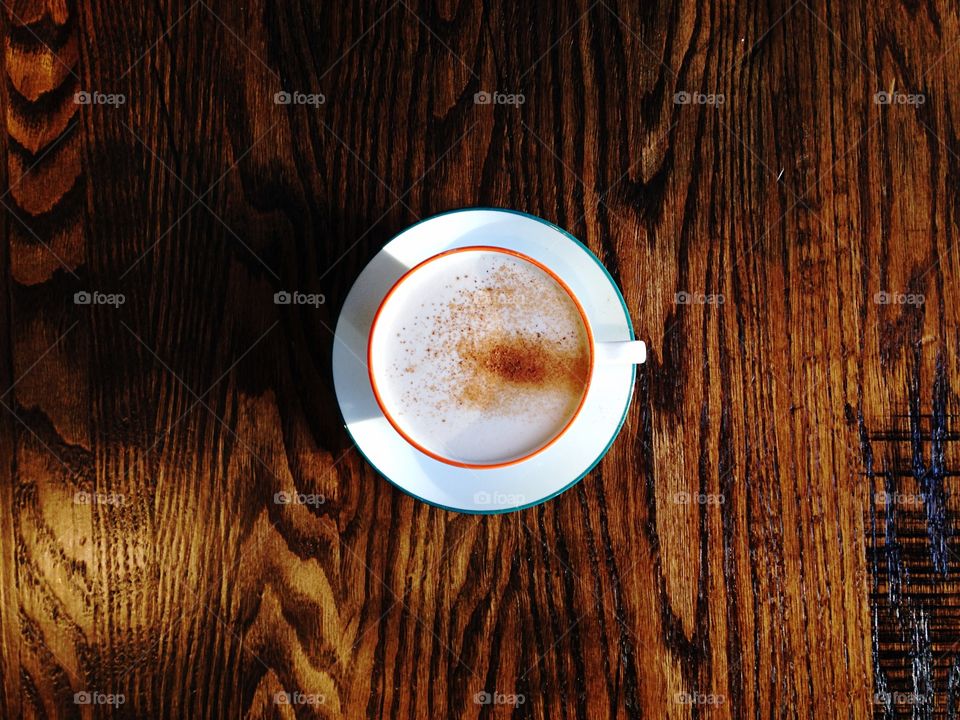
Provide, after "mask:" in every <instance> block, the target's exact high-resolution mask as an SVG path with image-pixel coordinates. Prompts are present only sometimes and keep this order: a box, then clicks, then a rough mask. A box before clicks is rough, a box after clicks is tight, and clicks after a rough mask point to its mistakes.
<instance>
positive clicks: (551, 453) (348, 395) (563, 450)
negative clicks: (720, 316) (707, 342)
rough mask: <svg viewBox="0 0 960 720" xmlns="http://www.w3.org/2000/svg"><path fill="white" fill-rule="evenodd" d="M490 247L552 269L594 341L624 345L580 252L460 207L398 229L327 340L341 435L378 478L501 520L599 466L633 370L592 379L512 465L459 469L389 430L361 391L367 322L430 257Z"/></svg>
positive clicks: (605, 293)
mask: <svg viewBox="0 0 960 720" xmlns="http://www.w3.org/2000/svg"><path fill="white" fill-rule="evenodd" d="M470 245H494V246H498V247H504V248H507V249H509V250H514V251H516V252H519V253H523V254H524V255H527V256H529V257H531V258H533V259H534V260H538V261H540V262H541V263H543V264H544V265H546V266H547V267H549V268H550V269H551V270H553V271H554V272H555V273H556V274H557V275H558V276H559V277H560V278H561V279H562V280H563V281H564V282H565V283H566V284H567V285H568V286H569V287H570V289H571V290H573V292H574V294H575V295H576V297H577V299H578V300H579V301H580V303H581V304H582V306H583V309H584V311H585V312H586V315H587V318H588V320H589V321H590V326H591V328H592V330H593V333H594V336H595V339H596V341H597V342H614V341H624V340H633V339H634V337H633V324H632V323H631V322H630V315H629V313H628V311H627V306H626V304H625V303H624V301H623V296H622V295H621V294H620V291H619V290H618V289H617V286H616V284H615V283H614V281H613V278H611V277H610V273H608V272H607V270H606V268H604V267H603V265H601V264H600V261H599V260H598V259H597V258H596V256H595V255H594V254H593V253H592V252H590V250H589V249H587V247H586V246H585V245H583V244H582V243H581V242H580V241H579V240H577V239H576V238H575V237H573V236H572V235H570V234H569V233H568V232H565V231H564V230H561V229H560V228H558V227H556V226H555V225H553V224H551V223H549V222H547V221H546V220H542V219H540V218H538V217H534V216H533V215H528V214H526V213H521V212H517V211H515V210H500V209H495V208H467V209H464V210H452V211H450V212H446V213H442V214H440V215H434V216H433V217H430V218H427V219H426V220H423V221H421V222H419V223H417V224H416V225H412V226H411V227H409V228H407V229H406V230H404V231H403V232H401V233H400V234H399V235H397V236H396V237H395V238H394V239H393V240H391V241H390V242H389V243H387V244H386V245H385V246H384V248H383V249H382V250H381V251H380V252H379V253H377V255H376V256H375V257H374V258H373V260H371V261H370V264H369V265H367V267H365V268H364V270H363V272H362V273H360V277H358V278H357V281H356V282H355V283H354V285H353V287H352V288H351V289H350V293H349V294H348V295H347V299H346V301H345V302H344V305H343V309H342V310H341V312H340V318H339V320H338V321H337V332H336V337H335V339H334V343H333V382H334V387H335V390H336V393H337V401H338V402H339V403H340V410H341V412H342V413H343V419H344V424H345V426H346V429H347V432H348V433H349V434H350V436H351V437H352V438H353V440H354V442H355V443H356V446H357V448H358V449H359V450H360V452H361V454H362V455H363V456H364V457H365V458H366V460H367V461H368V462H369V463H370V464H371V465H372V466H373V467H374V469H375V470H376V471H377V472H379V473H380V474H381V475H382V476H383V477H385V478H386V479H387V480H389V481H390V482H391V483H393V484H394V485H396V486H397V487H398V488H400V489H401V490H403V491H404V492H406V493H409V494H410V495H413V496H414V497H415V498H418V499H420V500H423V501H424V502H426V503H429V504H431V505H435V506H437V507H441V508H444V509H446V510H454V511H457V512H466V513H502V512H509V511H511V510H521V509H523V508H527V507H531V506H533V505H537V504H539V503H542V502H544V501H546V500H549V499H550V498H552V497H554V496H556V495H559V494H560V493H562V492H563V491H564V490H566V489H568V488H570V487H572V486H573V485H575V484H576V483H577V482H578V481H579V480H580V479H581V478H583V477H584V476H585V475H586V474H587V473H588V472H590V470H592V469H593V468H594V466H595V465H596V464H597V463H599V462H600V460H601V458H603V456H604V455H605V454H606V452H607V450H609V449H610V446H611V445H612V444H613V441H614V439H615V438H616V437H617V434H618V433H619V432H620V428H621V427H622V426H623V422H624V420H625V419H626V417H627V410H628V409H629V407H630V400H631V398H632V396H633V385H634V380H635V379H636V366H635V365H627V364H624V365H611V366H604V368H603V372H602V373H595V375H594V377H593V379H592V381H591V387H590V391H589V392H588V393H587V398H586V401H585V402H584V405H583V408H582V409H581V411H580V413H579V414H578V415H577V417H576V419H575V420H574V421H573V423H572V424H571V426H570V427H569V428H568V429H567V431H566V432H565V433H564V434H563V436H561V437H560V438H559V439H558V440H557V441H556V442H555V443H553V445H551V446H550V447H548V448H547V449H545V450H544V451H542V452H540V453H539V454H537V455H534V456H533V457H531V458H530V459H528V460H525V461H523V462H521V463H518V464H516V465H511V466H508V467H497V468H491V469H475V468H462V467H456V466H453V465H448V464H447V463H443V462H440V461H439V460H434V459H433V458H431V457H428V456H427V455H424V454H423V453H421V452H420V451H418V450H417V449H416V448H414V447H413V446H412V445H410V444H409V443H408V442H407V441H406V440H404V439H403V437H402V436H401V435H400V434H399V433H398V432H397V431H396V430H394V428H393V426H392V425H391V424H390V423H389V421H388V420H387V419H386V418H385V417H384V416H383V414H382V413H381V411H380V408H379V406H378V405H377V401H376V399H375V398H374V395H373V389H372V388H371V387H370V379H369V376H368V373H367V366H366V361H365V359H364V358H366V355H367V338H368V336H369V333H370V324H371V322H372V321H373V316H374V314H375V313H376V311H377V308H378V307H379V305H380V302H381V301H382V300H383V298H384V296H385V295H386V293H387V291H388V290H389V289H390V288H391V287H392V286H393V284H394V283H395V282H396V281H397V280H398V279H399V278H400V276H401V275H403V274H404V273H405V272H407V271H408V270H409V269H410V268H412V267H413V266H414V265H417V264H418V263H420V262H421V261H423V260H426V259H427V258H429V257H432V256H433V255H436V254H437V253H441V252H444V251H445V250H451V249H453V248H458V247H466V246H470Z"/></svg>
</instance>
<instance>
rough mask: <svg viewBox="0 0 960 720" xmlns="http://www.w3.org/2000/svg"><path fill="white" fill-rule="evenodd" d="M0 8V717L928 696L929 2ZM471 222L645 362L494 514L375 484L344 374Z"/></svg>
mask: <svg viewBox="0 0 960 720" xmlns="http://www.w3.org/2000/svg"><path fill="white" fill-rule="evenodd" d="M2 4H3V8H2V9H0V16H2V17H3V23H2V32H3V35H4V38H5V43H4V52H3V72H4V73H5V75H6V78H7V82H6V83H4V90H3V91H2V102H3V105H4V110H5V112H4V117H5V118H6V133H4V134H3V140H2V146H0V153H2V156H3V158H4V159H5V162H2V163H0V167H2V168H3V175H2V176H0V177H2V195H0V201H2V204H3V207H4V210H3V213H2V221H0V233H2V238H3V251H2V253H0V283H2V287H0V318H2V319H0V327H2V329H3V332H2V335H0V337H2V352H0V390H2V395H0V403H2V406H3V407H2V408H0V423H2V430H0V466H2V470H0V473H2V475H0V477H2V482H0V649H2V652H0V716H2V717H9V718H16V717H30V718H34V717H36V718H43V717H46V718H56V717H131V718H132V717H136V718H221V717H222V718H235V717H301V718H302V717H345V718H381V717H383V718H461V717H463V718H477V717H483V718H487V717H506V716H512V717H530V718H608V717H609V718H621V717H623V718H627V717H629V718H662V717H663V718H688V717H731V718H773V717H777V718H786V717H791V718H792V717H798V718H800V717H802V718H820V717H848V718H867V717H887V718H895V717H917V718H920V717H923V718H930V717H955V716H956V712H957V710H956V708H957V707H960V697H958V694H960V661H958V660H957V650H958V648H957V647H956V643H957V642H958V640H960V582H958V576H957V570H958V562H960V548H958V539H957V533H956V530H955V529H954V525H955V521H956V518H957V517H958V512H957V511H958V509H960V508H958V500H957V499H956V494H954V493H952V492H951V486H953V485H954V484H955V483H956V482H957V480H956V478H957V477H958V476H960V457H958V455H957V445H958V443H957V442H956V440H957V439H958V437H960V436H958V430H957V423H956V418H957V412H958V404H957V397H958V395H957V393H958V390H960V324H958V315H960V297H958V296H960V290H958V282H957V281H958V277H960V267H958V263H960V249H958V248H957V247H956V240H957V234H958V227H957V223H958V215H960V197H958V195H957V186H958V180H960V154H958V153H960V139H958V128H957V117H958V113H960V106H958V104H957V100H956V98H958V97H960V72H958V69H960V46H958V45H957V39H958V37H960V35H958V31H960V18H958V13H957V9H956V6H955V5H953V4H950V3H947V2H944V1H943V0H930V1H929V2H902V3H877V4H872V3H869V4H868V3H841V2H828V1H827V0H798V1H797V2H793V1H792V0H777V1H775V2H766V3H722V2H716V3H715V2H707V3H693V2H684V3H682V4H675V3H670V2H665V1H659V0H658V1H657V2H649V3H628V2H618V1H615V0H596V1H591V0H580V1H578V2H557V3H554V2H543V3H540V2H537V3H525V2H521V3H494V2H490V3H486V2H485V3H479V2H470V1H469V0H461V1H460V2H455V1H454V0H438V1H437V2H414V0H383V1H382V2H381V1H379V0H376V1H374V0H371V1H369V2H363V3H356V2H345V3H320V2H315V1H314V0H296V1H295V2H290V3H266V2H262V1H261V0H254V1H253V2H251V3H244V4H237V3H226V2H216V1H215V0H197V1H196V2H193V1H192V0H177V1H176V2H172V3H154V4H150V3H147V4H140V3H120V4H117V3H104V2H101V1H100V0H91V1H90V2H82V3H60V2H52V1H51V2H41V1H40V0H8V2H4V3H2ZM280 92H287V93H289V95H288V96H286V97H285V96H280V97H279V98H278V97H277V95H276V94H277V93H280ZM77 93H82V94H80V95H77ZM478 93H487V95H479V96H478ZM511 96H514V97H511ZM520 96H522V98H521V97H520ZM486 98H490V99H491V100H492V101H491V102H489V103H484V102H483V100H484V99H486ZM284 99H289V100H290V102H289V103H286V104H284V103H283V102H282V100H284ZM521 99H522V103H521V102H520V100H521ZM278 100H279V102H278ZM478 100H479V102H478ZM474 205H484V206H499V207H508V208H515V209H519V210H523V211H527V212H530V213H533V214H535V215H538V216H541V217H543V218H546V219H547V220H549V221H551V222H554V223H556V224H557V225H559V226H561V227H563V228H565V229H567V230H569V231H570V232H571V233H573V234H574V235H576V236H577V237H578V238H580V239H581V240H583V242H585V243H586V244H587V245H588V246H589V247H590V248H591V249H592V250H593V251H594V252H595V253H596V254H597V255H598V257H599V258H600V259H601V261H602V262H603V263H604V265H605V266H606V267H607V268H608V269H609V271H610V272H611V274H612V275H613V277H614V278H615V279H616V281H617V283H618V284H619V286H620V287H621V288H622V290H623V294H624V296H625V298H626V301H627V304H628V306H629V308H630V312H631V314H632V316H633V320H634V324H635V329H636V332H637V334H638V336H639V337H641V338H644V339H645V340H646V341H647V342H648V345H649V352H650V354H649V361H648V363H647V364H646V365H645V366H644V367H643V368H642V369H641V371H640V373H639V376H638V382H637V388H636V393H635V398H634V402H633V405H632V408H631V410H630V412H629V415H628V417H627V421H626V424H625V426H624V429H623V432H622V434H621V436H620V437H619V439H618V440H617V441H616V443H615V444H614V446H613V448H612V450H611V451H610V453H609V454H608V455H607V456H606V457H605V459H604V460H603V462H602V463H601V464H600V465H599V466H598V467H597V468H596V470H594V471H593V472H592V473H590V474H589V475H588V476H587V477H586V478H585V479H584V480H583V481H582V482H581V483H579V484H578V485H577V486H576V487H574V488H573V489H571V490H569V491H568V492H566V493H565V494H563V495H562V496H560V497H558V498H556V499H555V500H553V501H551V502H549V503H547V504H545V505H542V506H539V507H536V508H533V509H529V510H525V511H523V512H520V513H515V514H509V515H505V516H496V517H476V516H467V515H458V514H455V513H451V512H446V511H443V510H439V509H435V508H431V507H428V506H426V505H424V504H422V503H420V502H417V501H416V500H414V499H412V498H410V497H408V496H406V495H404V494H403V493H401V492H400V491H398V490H396V489H395V488H393V487H392V486H391V485H389V484H388V483H387V482H385V481H384V480H382V479H381V478H380V477H378V476H377V475H376V474H375V473H374V472H373V470H372V469H371V468H370V467H369V466H368V465H367V464H366V463H365V462H364V461H363V459H362V458H361V457H360V456H359V454H358V453H357V452H356V451H355V450H354V449H353V448H352V446H351V443H350V441H349V438H348V436H347V435H346V433H345V432H344V430H343V428H342V426H341V421H340V415H339V412H338V408H337V404H336V400H335V398H334V396H333V393H332V381H331V368H330V358H331V344H332V328H333V327H334V325H335V323H336V318H337V313H338V310H339V308H340V306H341V304H342V302H343V300H344V297H345V295H346V293H347V291H348V290H349V288H350V286H351V284H352V282H353V281H354V279H355V278H356V276H357V275H358V273H359V272H360V270H361V268H363V267H364V265H365V263H366V262H367V261H368V260H369V259H370V258H371V257H372V256H373V255H374V254H375V253H376V252H377V250H378V249H379V248H381V247H382V246H383V245H384V243H385V242H386V241H387V240H388V239H389V238H390V237H392V236H393V235H394V234H395V233H397V232H399V231H400V230H401V229H403V228H404V227H406V226H407V225H409V224H411V223H413V222H415V221H416V220H418V219H421V218H424V217H427V216H430V215H432V214H434V213H437V212H441V211H444V210H448V209H451V208H457V207H465V206H474ZM285 289H298V290H300V291H302V292H315V293H322V294H323V295H324V297H325V303H324V304H323V305H322V306H320V307H319V308H315V307H310V306H283V305H276V304H275V303H274V302H273V294H274V293H275V292H278V291H280V290H285ZM77 293H90V295H89V296H83V295H81V296H79V297H77V296H76V294H77ZM87 299H89V300H90V302H89V304H85V303H84V301H85V300H87ZM292 491H297V492H300V493H305V494H313V495H317V496H322V498H323V499H324V500H325V502H323V503H322V504H320V503H317V504H314V505H282V504H278V503H276V502H274V496H275V494H276V493H278V492H292ZM78 693H80V695H77V694H78ZM84 693H85V694H84ZM280 693H287V694H286V695H280ZM480 693H486V695H479V694H480ZM111 695H113V696H115V697H113V698H112V699H111V697H110V696H111ZM121 695H122V696H123V698H122V699H123V702H122V704H121V703H120V698H119V697H117V696H121ZM285 700H288V701H289V704H288V705H284V704H283V701H285ZM78 703H80V704H78ZM83 703H87V704H83ZM111 703H112V704H111Z"/></svg>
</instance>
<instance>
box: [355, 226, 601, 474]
mask: <svg viewBox="0 0 960 720" xmlns="http://www.w3.org/2000/svg"><path fill="white" fill-rule="evenodd" d="M462 252H498V253H502V254H504V255H511V256H513V257H515V258H519V259H520V260H524V261H525V262H528V263H530V264H531V265H534V266H536V267H538V268H540V270H542V271H543V272H545V273H546V274H547V275H548V276H549V277H551V278H552V279H553V280H554V282H556V283H557V284H558V285H559V286H560V287H561V288H563V291H564V292H565V293H566V294H567V296H568V297H569V298H570V300H571V301H573V304H574V306H575V307H576V308H577V312H578V313H580V319H581V321H582V322H583V327H584V328H585V329H586V331H587V345H588V347H589V348H590V365H589V368H588V370H587V381H586V383H585V384H584V386H583V394H582V395H581V396H580V402H579V404H578V405H577V409H576V410H574V412H573V415H571V416H570V419H569V420H567V422H566V423H565V424H564V426H563V427H562V428H560V430H559V432H557V434H556V435H554V436H553V437H552V438H550V440H549V441H547V442H546V443H544V444H543V445H541V446H540V447H538V448H537V449H536V450H533V451H532V452H529V453H527V454H526V455H523V456H521V457H518V458H514V459H513V460H506V461H503V462H497V463H468V462H463V461H461V460H455V459H454V458H449V457H445V456H443V455H440V454H439V453H436V452H434V451H433V450H430V449H429V448H426V447H424V446H423V445H421V444H420V443H418V442H417V441H416V440H414V439H413V438H412V437H411V436H410V435H409V434H408V433H407V432H406V431H405V430H404V429H403V428H402V427H401V426H400V423H399V422H397V420H396V419H395V418H394V417H393V416H392V415H391V414H390V411H389V410H388V409H387V405H386V403H385V402H384V401H383V398H382V396H381V395H380V391H379V389H378V388H377V381H376V378H375V377H374V373H373V337H374V332H375V331H376V328H377V322H378V321H379V320H380V317H381V314H382V312H383V309H384V308H385V307H386V306H387V302H388V301H389V300H390V298H391V296H393V294H394V293H395V292H396V291H397V290H398V289H399V288H400V286H401V285H402V284H403V283H404V282H406V281H407V280H408V279H410V277H411V276H412V275H413V274H414V273H416V272H417V271H418V270H421V269H423V268H424V267H425V266H426V265H428V264H430V263H432V262H434V261H436V260H439V259H441V258H444V257H447V256H449V255H453V254H456V253H462ZM595 354H596V352H595V348H594V339H593V330H592V328H591V327H590V321H589V320H588V319H587V313H586V312H585V311H584V309H583V306H582V305H581V304H580V300H579V299H578V298H577V296H576V294H574V292H573V290H571V289H570V286H569V285H567V283H565V282H564V281H563V279H562V278H561V277H560V276H559V275H557V274H556V273H555V272H554V271H553V270H551V269H550V268H548V267H547V266H546V265H544V264H543V263H541V262H540V261H539V260H535V259H534V258H532V257H530V256H529V255H525V254H524V253H521V252H517V251H516V250H510V249H509V248H503V247H498V246H496V245H468V246H465V247H458V248H453V249H451V250H444V251H443V252H441V253H437V254H436V255H431V256H430V257H428V258H427V259H426V260H422V261H421V262H419V263H417V264H416V265H414V266H413V267H412V268H410V269H409V270H407V271H406V272H405V273H404V274H403V275H401V276H400V278H399V279H398V280H397V281H396V282H395V283H394V284H393V285H392V286H391V287H390V289H389V290H388V291H387V294H386V295H384V296H383V300H381V301H380V305H379V307H378V308H377V311H376V313H375V314H374V316H373V321H372V322H371V323H370V332H369V333H368V334H367V375H368V377H369V378H370V387H371V389H372V390H373V397H374V399H375V400H376V401H377V405H378V406H379V408H380V412H382V413H383V416H384V417H385V418H386V419H387V422H389V423H390V425H391V426H392V427H393V429H394V430H396V431H397V433H398V434H399V435H400V437H402V438H403V439H404V440H406V441H407V443H409V444H410V445H411V446H413V447H414V448H416V449H417V450H419V451H420V452H422V453H423V454H424V455H426V456H428V457H431V458H433V459H434V460H438V461H439V462H442V463H445V464H447V465H452V466H454V467H460V468H470V469H476V470H494V469H497V468H504V467H510V466H511V465H517V464H519V463H522V462H525V461H527V460H529V459H531V458H533V457H535V456H537V455H539V454H540V453H542V452H544V451H545V450H547V449H548V448H549V447H551V446H552V445H553V444H554V443H556V442H557V441H558V440H559V439H560V438H562V437H563V436H564V435H565V434H566V433H567V431H568V430H569V429H570V427H571V426H572V425H573V423H574V421H575V420H576V419H577V417H578V416H579V415H580V411H581V410H583V406H584V403H585V402H586V400H587V395H588V394H589V392H590V384H591V382H592V381H593V367H594V355H595Z"/></svg>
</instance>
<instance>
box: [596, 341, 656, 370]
mask: <svg viewBox="0 0 960 720" xmlns="http://www.w3.org/2000/svg"><path fill="white" fill-rule="evenodd" d="M593 349H594V359H595V360H596V363H597V364H598V365H639V364H640V363H643V362H645V361H646V359H647V346H646V343H644V342H643V340H626V341H622V342H598V343H595V344H594V346H593Z"/></svg>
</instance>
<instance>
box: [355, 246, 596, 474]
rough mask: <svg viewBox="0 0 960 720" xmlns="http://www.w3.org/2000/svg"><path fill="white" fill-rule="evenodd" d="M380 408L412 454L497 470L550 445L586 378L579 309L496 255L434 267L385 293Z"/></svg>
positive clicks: (376, 350) (377, 340)
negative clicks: (416, 450)
mask: <svg viewBox="0 0 960 720" xmlns="http://www.w3.org/2000/svg"><path fill="white" fill-rule="evenodd" d="M371 360H372V364H373V367H372V370H373V373H374V377H375V379H376V385H377V390H378V392H379V394H380V398H381V401H382V403H383V404H384V406H385V408H386V410H387V412H388V413H389V415H390V416H391V417H392V418H393V420H394V422H396V423H397V425H399V426H400V428H401V429H402V430H403V431H404V432H405V433H406V434H407V435H409V436H410V438H411V439H412V440H413V441H414V442H415V443H417V444H419V445H421V446H422V447H424V448H426V449H427V450H429V451H431V452H433V453H435V454H437V455H440V456H442V457H444V458H447V459H450V460H455V461H459V462H464V463H469V464H478V465H486V464H494V463H500V462H508V461H510V460H514V459H517V458H520V457H524V456H526V455H528V454H530V453H532V452H534V451H536V450H538V449H539V448H541V447H543V446H544V445H545V444H547V443H548V442H550V440H552V439H553V438H554V437H555V436H556V435H557V434H558V433H559V432H560V431H561V430H562V429H563V428H564V427H565V426H566V424H567V423H568V422H569V421H570V419H571V418H572V417H573V415H574V414H575V412H576V410H577V408H578V407H579V405H580V403H581V400H582V398H583V393H584V391H585V386H586V381H587V379H588V378H587V376H588V373H589V368H590V350H589V341H588V337H587V332H586V328H585V327H584V324H583V320H582V318H581V316H580V313H579V311H578V309H577V306H576V304H575V303H574V302H573V300H572V299H571V298H570V296H569V295H568V294H567V292H566V291H565V290H564V289H563V288H562V287H561V286H560V285H559V284H558V283H557V282H556V281H555V280H554V279H553V278H552V277H551V276H550V275H549V274H547V273H546V272H544V271H543V270H541V269H540V268H539V267H537V266H536V265H533V264H532V263H529V262H527V261H525V260H523V259H521V258H518V257H515V256H513V255H508V254H505V253H501V252H494V251H484V250H465V251H461V252H455V253H451V254H450V255H446V256H444V257H441V258H438V259H435V260H433V261H431V262H429V263H427V264H426V265H424V266H423V267H422V268H420V269H418V270H416V271H415V272H414V273H413V274H412V275H411V276H410V277H409V278H408V279H406V280H405V281H404V282H403V283H401V284H400V286H399V287H398V288H397V289H396V290H395V291H394V293H393V294H392V295H391V297H390V298H389V301H388V302H387V303H386V304H385V306H384V309H383V310H382V311H381V315H380V318H378V321H377V327H376V331H375V335H374V338H373V347H372V358H371Z"/></svg>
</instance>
